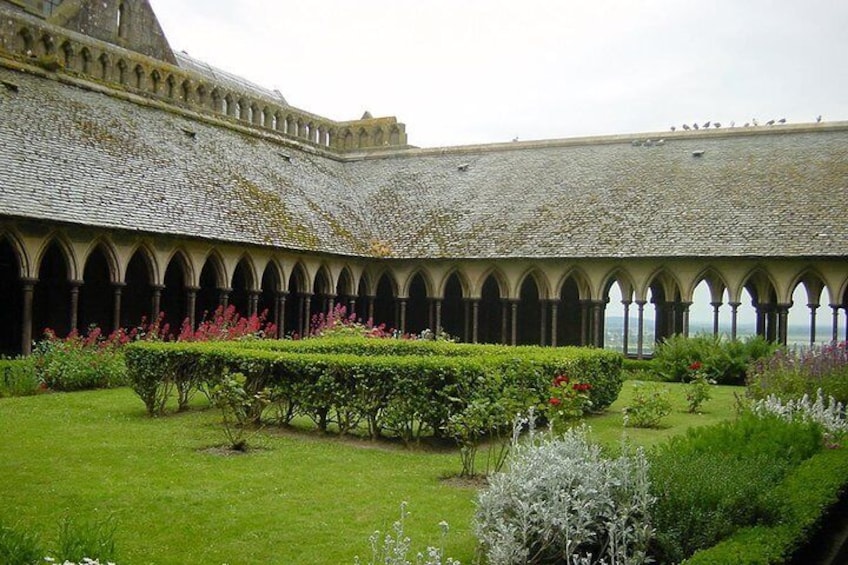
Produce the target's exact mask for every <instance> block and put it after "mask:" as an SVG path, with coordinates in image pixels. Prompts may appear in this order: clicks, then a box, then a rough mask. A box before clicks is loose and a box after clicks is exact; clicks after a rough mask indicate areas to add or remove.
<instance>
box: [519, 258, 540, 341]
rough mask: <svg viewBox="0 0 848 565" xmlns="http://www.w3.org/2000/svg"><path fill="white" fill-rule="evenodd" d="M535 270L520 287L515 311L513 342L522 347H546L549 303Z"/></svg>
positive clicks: (524, 279)
mask: <svg viewBox="0 0 848 565" xmlns="http://www.w3.org/2000/svg"><path fill="white" fill-rule="evenodd" d="M544 292H545V291H544V290H543V288H541V287H540V285H539V278H538V276H537V275H536V271H535V270H531V271H529V272H528V273H527V274H526V275H525V276H524V277H523V280H521V282H520V283H519V285H518V307H517V308H514V309H513V312H514V315H515V316H516V319H515V321H514V322H513V336H512V341H514V342H515V343H516V344H521V345H545V342H546V336H545V334H546V325H547V316H546V308H547V301H546V300H545V298H544Z"/></svg>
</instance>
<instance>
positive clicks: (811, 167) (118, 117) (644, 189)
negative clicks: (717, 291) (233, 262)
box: [0, 67, 848, 258]
mask: <svg viewBox="0 0 848 565" xmlns="http://www.w3.org/2000/svg"><path fill="white" fill-rule="evenodd" d="M0 81H5V82H9V83H12V84H15V85H17V87H18V89H17V91H16V92H13V91H12V90H10V89H8V88H3V86H2V85H0V113H2V115H3V116H4V119H3V120H2V121H0V217H2V216H11V217H19V218H31V219H37V220H45V221H51V222H63V223H72V224H81V225H89V226H98V227H103V228H112V229H122V230H131V231H136V232H145V233H152V234H167V235H174V236H190V237H202V238H207V239H211V240H218V241H229V242H236V243H244V244H256V245H267V246H273V247H277V248H284V249H292V250H304V251H314V252H326V253H334V254H343V255H358V256H381V255H382V254H383V253H385V252H386V251H390V254H391V256H392V257H403V258H437V257H446V258H505V257H527V258H542V257H553V258H581V257H635V256H640V257H676V256H730V257H736V256H740V257H741V256H790V257H798V256H846V255H848V222H846V221H845V218H847V217H848V201H847V200H846V199H845V194H846V191H847V190H848V155H846V152H845V150H844V148H845V147H846V146H848V124H846V123H839V124H821V125H808V126H781V127H774V128H768V129H767V128H757V129H756V130H754V129H750V130H745V129H742V128H736V129H735V130H733V131H730V130H720V131H710V132H697V133H680V132H678V133H674V134H668V135H666V139H665V140H664V143H663V144H662V145H657V144H652V146H646V145H644V144H642V145H639V146H635V145H633V144H632V143H631V141H632V140H633V139H634V138H633V137H632V136H617V137H604V138H589V139H576V140H554V141H548V142H522V143H514V144H500V145H488V146H474V147H461V148H441V149H429V150H428V149H424V150H403V151H387V152H383V153H380V154H372V155H364V154H362V155H358V156H355V158H353V159H347V160H345V159H342V158H338V157H336V158H330V157H329V156H327V155H322V154H318V153H316V152H311V151H305V150H302V149H301V148H299V147H298V146H297V145H293V144H291V143H290V142H287V141H286V140H285V139H283V138H282V137H280V138H276V137H274V136H272V135H268V134H260V133H258V132H256V133H253V132H251V131H250V130H249V129H247V128H243V127H242V128H240V127H237V126H234V125H231V124H227V123H226V121H218V122H215V121H214V120H211V119H208V118H206V119H203V120H201V119H199V118H198V116H196V115H194V114H191V113H190V112H184V111H177V110H175V109H165V108H164V107H162V108H159V107H157V106H156V105H155V104H151V103H149V102H146V103H142V102H141V101H140V100H139V101H136V102H133V101H129V100H126V99H123V98H120V97H116V96H111V95H107V94H103V93H98V92H94V91H89V90H85V89H82V88H79V87H77V86H74V85H71V84H67V83H65V82H60V81H57V80H51V79H46V78H39V77H37V76H33V75H30V74H22V73H20V72H17V71H13V70H11V69H8V68H3V67H0ZM646 137H653V138H656V135H655V134H651V135H650V136H645V135H642V136H639V137H638V139H640V140H644V139H645V138H646ZM697 152H702V153H701V156H694V154H695V153H697Z"/></svg>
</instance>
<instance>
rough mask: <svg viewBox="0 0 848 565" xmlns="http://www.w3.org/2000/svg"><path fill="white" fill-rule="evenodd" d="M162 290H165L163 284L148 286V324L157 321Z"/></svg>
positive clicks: (160, 308) (160, 306)
mask: <svg viewBox="0 0 848 565" xmlns="http://www.w3.org/2000/svg"><path fill="white" fill-rule="evenodd" d="M163 290H165V285H163V284H154V285H150V322H153V321H154V320H158V319H159V312H160V311H161V310H162V291H163Z"/></svg>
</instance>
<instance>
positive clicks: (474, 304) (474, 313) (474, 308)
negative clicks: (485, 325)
mask: <svg viewBox="0 0 848 565" xmlns="http://www.w3.org/2000/svg"><path fill="white" fill-rule="evenodd" d="M479 339H480V300H478V299H476V298H474V299H472V300H471V343H477V341H478V340H479Z"/></svg>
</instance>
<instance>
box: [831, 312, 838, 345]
mask: <svg viewBox="0 0 848 565" xmlns="http://www.w3.org/2000/svg"><path fill="white" fill-rule="evenodd" d="M830 308H831V310H833V332H832V333H831V336H830V340H831V341H838V340H839V304H831V305H830Z"/></svg>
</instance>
